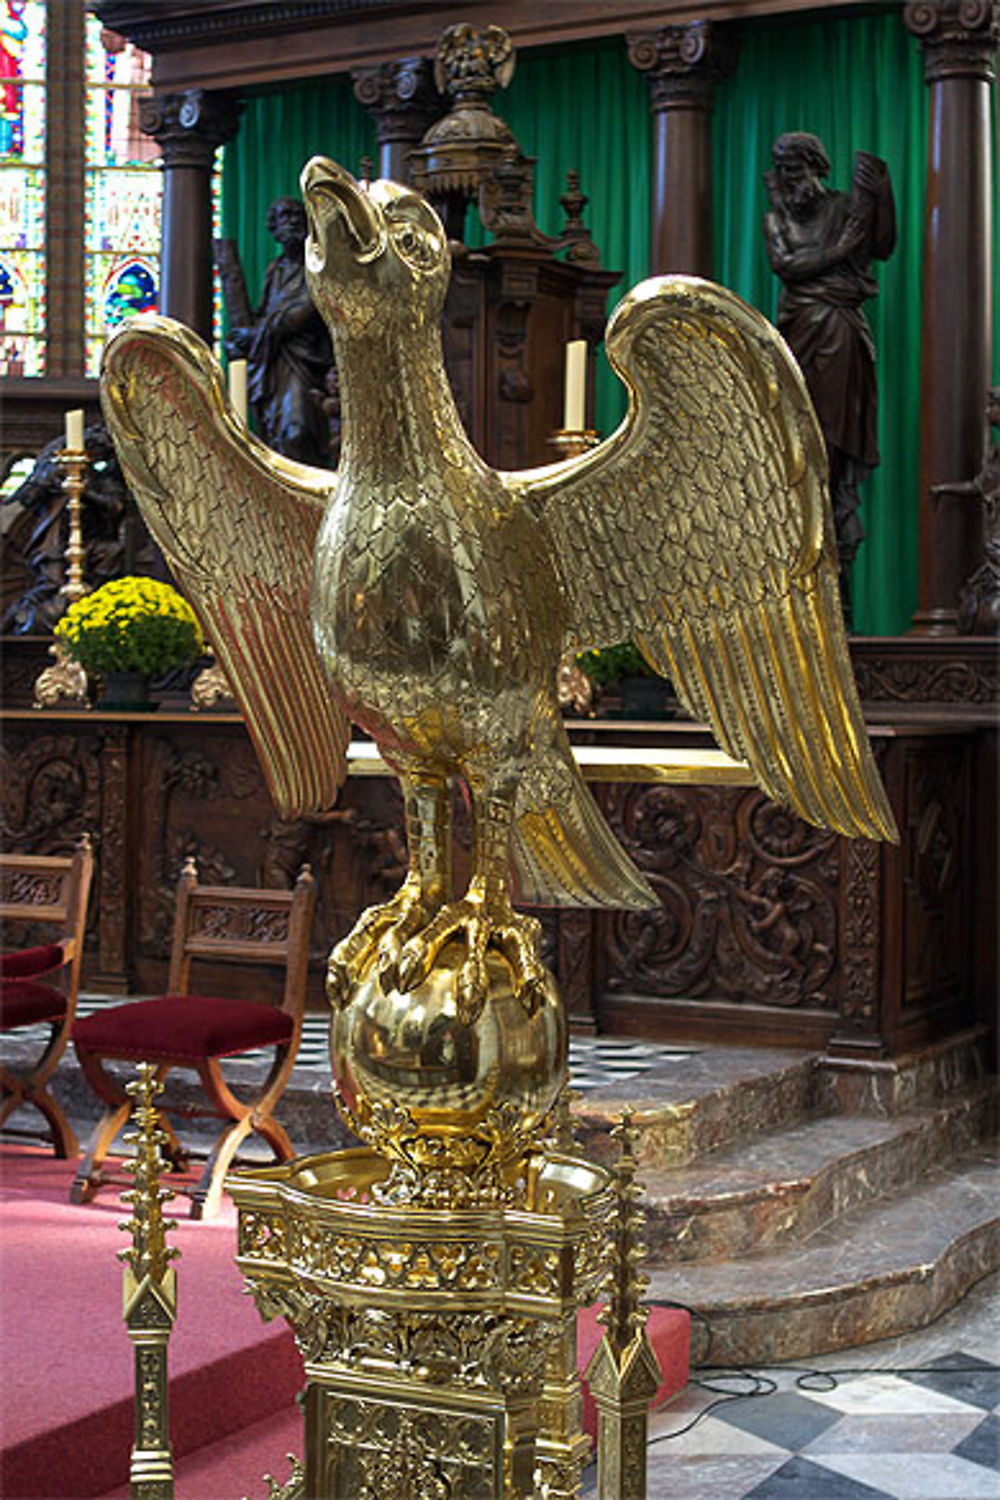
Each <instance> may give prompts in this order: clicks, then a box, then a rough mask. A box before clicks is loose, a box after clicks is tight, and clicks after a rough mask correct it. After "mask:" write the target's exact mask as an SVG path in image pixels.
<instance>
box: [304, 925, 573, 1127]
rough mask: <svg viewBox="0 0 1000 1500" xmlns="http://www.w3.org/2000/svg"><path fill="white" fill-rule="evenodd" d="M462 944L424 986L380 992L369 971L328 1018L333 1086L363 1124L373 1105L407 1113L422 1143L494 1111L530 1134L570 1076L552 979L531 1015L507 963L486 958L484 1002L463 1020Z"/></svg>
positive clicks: (442, 958)
mask: <svg viewBox="0 0 1000 1500" xmlns="http://www.w3.org/2000/svg"><path fill="white" fill-rule="evenodd" d="M464 960H465V954H464V951H463V949H462V947H461V945H459V944H451V945H449V947H448V948H446V949H445V951H444V953H442V954H441V956H440V958H439V960H438V962H437V964H436V966H435V968H434V969H433V970H432V972H431V974H430V975H429V977H428V978H427V979H426V980H425V981H424V983H423V984H421V985H418V986H417V987H416V988H415V989H413V990H412V991H410V992H408V993H400V991H398V990H395V989H390V990H388V992H386V991H384V990H383V988H382V985H381V983H380V981H379V978H378V974H377V973H376V972H374V971H372V972H371V973H370V974H369V975H368V977H367V978H365V979H364V980H362V981H361V983H360V984H359V985H358V986H357V988H356V990H355V991H354V994H353V996H352V998H351V1000H350V1001H349V1002H348V1004H347V1005H346V1006H344V1007H343V1008H342V1009H340V1010H337V1011H335V1012H334V1016H333V1021H332V1023H331V1027H330V1054H331V1062H332V1066H333V1078H334V1082H335V1084H336V1086H337V1088H338V1090H339V1092H340V1094H341V1096H342V1098H343V1100H344V1102H345V1103H346V1105H347V1106H348V1108H349V1109H350V1111H351V1112H352V1113H353V1114H354V1116H355V1117H356V1119H358V1120H359V1121H360V1122H361V1123H362V1124H364V1123H366V1122H367V1120H368V1119H369V1118H370V1117H371V1113H372V1110H373V1108H374V1107H376V1106H378V1105H388V1106H392V1107H401V1108H403V1109H405V1110H407V1111H408V1112H409V1114H410V1116H411V1117H412V1119H413V1122H414V1124H416V1125H418V1126H419V1128H420V1131H421V1134H422V1135H424V1136H430V1135H434V1134H435V1133H438V1132H440V1133H442V1134H446V1135H454V1134H455V1133H456V1132H461V1131H463V1130H466V1129H469V1130H472V1129H474V1128H475V1127H476V1126H477V1125H479V1124H480V1123H481V1122H483V1121H485V1120H486V1119H487V1117H488V1116H489V1115H490V1114H491V1112H492V1111H495V1110H497V1109H498V1108H504V1107H507V1108H508V1109H510V1108H512V1110H513V1111H514V1112H516V1116H517V1120H518V1128H519V1130H520V1131H528V1132H530V1131H532V1130H533V1129H534V1127H535V1125H537V1123H538V1122H540V1121H541V1119H542V1117H543V1116H544V1115H545V1114H546V1113H547V1111H548V1110H549V1109H550V1108H551V1106H552V1104H553V1103H554V1102H555V1098H556V1095H557V1094H558V1092H559V1089H560V1087H561V1085H562V1083H563V1080H564V1077H565V1073H566V1021H565V1016H564V1014H563V1008H562V1002H561V1001H560V999H559V995H558V992H557V990H556V985H555V980H554V979H553V978H552V976H551V975H549V976H548V982H547V984H546V986H545V990H544V994H543V996H542V998H541V1000H540V1001H539V1002H538V1004H537V1008H536V1009H535V1011H534V1013H533V1014H531V1015H529V1014H528V1012H527V1010H526V1009H525V1007H524V1006H523V1005H522V1004H521V1002H520V1001H519V1000H518V999H517V998H516V996H515V995H514V992H513V989H512V986H511V973H510V969H509V967H508V965H507V962H506V960H505V959H504V958H503V957H502V955H500V954H498V953H490V954H489V957H488V960H487V968H488V974H489V989H488V995H487V1000H486V1004H485V1005H484V1006H483V1008H482V1010H481V1012H480V1014H479V1015H478V1017H477V1018H476V1019H475V1020H474V1021H471V1022H465V1021H462V1020H460V1019H459V1017H458V1013H457V1007H456V1003H455V982H456V977H457V973H458V970H459V969H460V968H461V965H462V963H463V962H464Z"/></svg>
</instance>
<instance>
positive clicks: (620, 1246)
mask: <svg viewBox="0 0 1000 1500" xmlns="http://www.w3.org/2000/svg"><path fill="white" fill-rule="evenodd" d="M611 1139H612V1140H613V1141H617V1142H618V1144H619V1148H620V1149H619V1155H618V1161H617V1162H616V1164H615V1169H614V1173H615V1197H616V1199H617V1203H618V1213H617V1219H616V1224H615V1245H614V1264H613V1267H612V1272H611V1285H610V1297H609V1299H608V1305H607V1307H606V1308H605V1309H604V1311H603V1312H602V1313H601V1314H600V1320H601V1322H602V1323H603V1324H604V1326H605V1327H606V1328H607V1330H608V1338H609V1340H610V1342H611V1347H612V1348H613V1349H614V1351H615V1353H616V1354H618V1355H620V1354H621V1353H622V1352H623V1350H624V1349H626V1348H627V1346H628V1345H629V1344H630V1343H631V1341H632V1339H633V1338H634V1337H635V1335H636V1334H637V1333H638V1331H639V1329H640V1328H643V1327H645V1323H646V1319H647V1318H648V1316H649V1311H648V1309H647V1308H644V1307H642V1306H641V1304H640V1298H641V1297H642V1294H643V1292H644V1291H645V1290H646V1288H647V1286H648V1285H649V1277H648V1276H644V1275H643V1274H642V1272H641V1271H640V1270H639V1266H640V1265H641V1264H642V1260H643V1258H644V1256H645V1253H646V1247H645V1244H644V1243H643V1239H642V1227H643V1222H644V1218H645V1216H644V1214H643V1212H642V1209H641V1208H640V1207H639V1203H640V1200H641V1198H642V1183H641V1182H637V1181H636V1177H635V1173H636V1167H637V1165H638V1163H637V1162H636V1155H635V1150H636V1145H637V1143H638V1140H639V1129H638V1126H637V1125H636V1124H635V1117H634V1114H633V1112H632V1109H631V1108H630V1107H629V1108H626V1109H624V1110H623V1111H622V1117H621V1120H620V1122H619V1123H618V1124H617V1125H616V1126H615V1127H614V1128H613V1130H612V1131H611Z"/></svg>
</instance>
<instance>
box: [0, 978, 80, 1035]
mask: <svg viewBox="0 0 1000 1500" xmlns="http://www.w3.org/2000/svg"><path fill="white" fill-rule="evenodd" d="M66 1003H67V1002H66V996H65V995H64V994H63V993H62V992H61V991H60V990H54V989H52V987H51V986H50V985H47V984H36V983H35V981H34V980H33V979H0V1031H10V1030H12V1029H13V1027H15V1026H33V1025H35V1024H36V1023H37V1022H39V1021H61V1020H62V1018H63V1017H64V1016H65V1014H66Z"/></svg>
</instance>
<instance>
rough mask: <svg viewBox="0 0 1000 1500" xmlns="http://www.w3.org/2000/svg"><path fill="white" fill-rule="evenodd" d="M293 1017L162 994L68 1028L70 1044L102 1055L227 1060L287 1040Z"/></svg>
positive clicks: (249, 1005) (248, 1004) (246, 1004)
mask: <svg viewBox="0 0 1000 1500" xmlns="http://www.w3.org/2000/svg"><path fill="white" fill-rule="evenodd" d="M293 1029H294V1022H293V1020H292V1017H291V1016H289V1015H286V1014H285V1012H284V1011H280V1010H273V1009H272V1008H271V1007H270V1006H269V1005H256V1004H254V1002H253V1001H251V1000H216V999H214V998H212V997H211V996H208V997H206V996H204V995H198V996H197V997H193V996H188V997H185V996H179V995H163V996H161V997H160V998H159V999H157V1000H136V1001H133V1002H132V1003H131V1004H130V1005H111V1006H108V1007H106V1008H105V1009H104V1010H99V1011H95V1013H94V1014H93V1015H91V1016H86V1017H85V1018H84V1019H83V1020H82V1021H77V1023H76V1025H75V1026H74V1027H73V1041H74V1043H75V1044H76V1046H77V1047H78V1048H80V1049H82V1050H83V1051H85V1052H97V1053H99V1054H100V1055H101V1056H102V1057H122V1058H133V1059H134V1060H135V1061H137V1062H160V1061H167V1060H169V1059H171V1058H177V1059H181V1058H189V1059H190V1060H191V1061H193V1062H196V1061H199V1060H200V1059H201V1058H205V1057H230V1056H232V1055H233V1054H234V1053H237V1052H248V1051H249V1050H250V1049H251V1048H253V1047H266V1046H273V1045H274V1044H275V1043H276V1042H283V1041H285V1040H286V1039H287V1038H288V1037H290V1036H291V1034H292V1031H293Z"/></svg>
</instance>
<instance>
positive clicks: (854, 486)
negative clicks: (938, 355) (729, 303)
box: [764, 131, 896, 625]
mask: <svg viewBox="0 0 1000 1500" xmlns="http://www.w3.org/2000/svg"><path fill="white" fill-rule="evenodd" d="M771 155H772V159H773V162H774V167H773V170H772V171H770V172H768V173H767V175H766V177H765V181H766V183H767V188H768V193H769V194H770V199H771V209H770V212H769V213H768V214H766V215H765V218H764V235H765V238H766V240H767V252H768V256H769V258H770V261H771V268H772V270H773V271H774V272H775V274H776V275H777V276H780V278H781V280H782V283H783V286H782V291H781V297H780V299H779V302H778V327H779V329H780V330H781V332H782V333H783V334H784V336H785V338H786V339H787V340H788V343H789V345H790V346H791V349H792V352H793V353H794V355H795V357H796V359H797V360H798V362H799V364H800V365H801V367H802V373H803V375H804V376H805V379H806V384H807V386H808V387H809V394H810V395H811V396H812V399H813V404H814V405H815V407H816V414H817V416H818V417H819V422H820V426H821V428H822V429H823V436H824V438H825V439H826V446H827V454H828V457H829V461H830V491H831V496H832V499H833V512H834V520H835V522H836V528H837V546H838V550H839V553H840V585H841V594H842V598H843V602H844V614H845V617H846V619H847V623H848V625H850V623H851V596H850V568H851V564H852V563H853V561H854V558H855V556H856V554H857V550H858V545H859V543H860V542H861V541H862V539H863V537H864V532H863V530H862V527H861V522H860V519H859V517H858V503H859V497H858V487H859V485H860V484H861V483H862V481H863V480H864V478H865V476H866V475H867V474H868V473H869V472H870V471H871V470H872V469H873V468H875V467H876V465H877V464H878V462H879V452H878V433H877V411H878V405H877V399H878V398H877V386H876V378H875V343H874V340H873V338H872V333H871V329H870V328H869V326H868V322H867V320H866V318H865V315H864V313H863V312H862V310H861V309H862V304H863V303H864V302H866V301H867V300H868V298H869V297H874V296H875V295H876V294H877V292H878V284H877V282H876V281H875V280H874V278H873V277H872V276H871V274H870V272H869V267H870V264H871V262H872V260H873V259H876V260H887V259H888V257H889V256H890V255H891V254H892V251H893V249H894V247H895V244H896V214H895V206H894V203H893V196H892V185H891V183H890V181H889V169H888V167H887V166H886V164H885V162H883V161H880V160H879V159H878V158H877V157H875V156H869V155H868V154H867V153H866V152H864V151H859V152H858V153H857V155H856V156H855V161H854V181H853V183H852V186H851V190H850V192H849V193H840V192H833V191H831V190H830V189H829V188H827V187H825V186H824V185H823V179H824V178H825V177H828V176H829V174H830V161H829V158H828V156H827V154H826V151H825V149H824V147H823V144H822V142H821V141H820V140H818V139H817V137H816V136H814V135H808V134H806V133H805V132H802V131H794V132H789V133H788V134H786V135H782V136H779V137H778V139H777V140H776V141H775V143H774V146H773V147H772V150H771Z"/></svg>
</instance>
